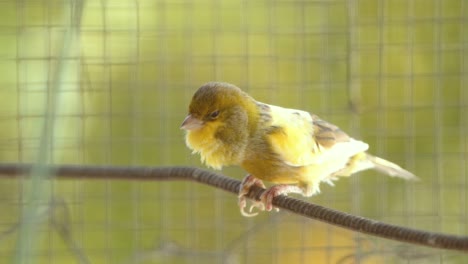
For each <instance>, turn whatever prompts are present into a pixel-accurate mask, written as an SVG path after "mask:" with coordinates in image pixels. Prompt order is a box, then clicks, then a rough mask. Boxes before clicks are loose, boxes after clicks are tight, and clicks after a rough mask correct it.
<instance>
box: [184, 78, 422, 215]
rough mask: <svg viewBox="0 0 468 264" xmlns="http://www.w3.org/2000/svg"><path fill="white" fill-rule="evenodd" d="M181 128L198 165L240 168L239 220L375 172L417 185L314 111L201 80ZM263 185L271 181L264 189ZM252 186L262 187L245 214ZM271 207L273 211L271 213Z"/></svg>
mask: <svg viewBox="0 0 468 264" xmlns="http://www.w3.org/2000/svg"><path fill="white" fill-rule="evenodd" d="M181 129H183V130H185V131H186V133H185V144H186V146H187V147H188V148H189V149H191V150H192V153H193V154H199V155H200V158H201V162H202V163H205V164H206V165H207V166H208V167H211V168H213V169H217V170H220V169H222V168H223V167H224V166H240V167H242V168H243V169H244V170H245V171H246V172H247V173H248V174H247V176H245V178H244V179H243V180H242V182H241V185H240V188H239V194H238V205H239V208H240V212H241V214H242V215H243V216H246V217H251V216H255V215H257V214H258V212H253V210H254V208H257V209H258V211H264V210H266V211H271V210H272V209H273V208H274V207H273V204H272V202H273V198H274V197H276V196H278V195H288V194H290V193H296V194H301V195H303V196H305V197H310V196H312V195H315V194H318V193H320V183H321V182H324V183H328V184H330V185H333V181H336V180H337V179H338V178H339V177H348V176H351V175H352V174H355V173H357V172H360V171H363V170H367V169H375V170H377V171H379V172H381V173H384V174H387V175H389V176H393V177H399V178H403V179H406V180H417V179H418V178H417V177H416V176H415V175H414V174H413V173H411V172H409V171H407V170H405V169H403V168H401V167H400V166H398V165H397V164H395V163H392V162H390V161H387V160H385V159H382V158H379V157H376V156H374V155H371V154H369V153H367V150H368V148H369V145H368V144H367V143H365V142H363V141H361V140H357V139H354V138H352V137H350V136H349V135H348V134H346V133H345V132H344V131H342V130H341V129H340V128H339V127H338V126H336V125H334V124H331V123H329V122H327V121H325V120H323V119H321V118H320V117H318V116H317V115H315V114H312V113H309V112H307V111H303V110H296V109H289V108H284V107H280V106H276V105H271V104H266V103H262V102H259V101H256V100H255V99H254V98H253V97H251V96H250V95H248V94H247V93H246V92H244V91H242V90H241V89H240V88H239V87H237V86H236V85H234V84H230V83H226V82H214V81H212V82H208V83H205V84H203V85H202V86H201V87H200V88H198V90H197V91H196V92H195V93H194V95H193V97H192V99H191V102H190V104H189V107H188V115H187V116H186V118H185V119H184V120H183V122H182V125H181ZM263 181H267V182H269V183H272V184H274V185H273V186H272V187H270V188H268V189H267V188H266V187H265V184H264V182H263ZM252 186H258V187H261V188H264V189H266V190H265V191H264V192H263V193H262V194H261V196H260V201H254V202H252V203H253V204H252V205H251V206H250V209H249V210H248V211H246V207H247V201H246V198H247V194H248V193H249V191H250V189H251V188H252ZM275 209H277V208H275Z"/></svg>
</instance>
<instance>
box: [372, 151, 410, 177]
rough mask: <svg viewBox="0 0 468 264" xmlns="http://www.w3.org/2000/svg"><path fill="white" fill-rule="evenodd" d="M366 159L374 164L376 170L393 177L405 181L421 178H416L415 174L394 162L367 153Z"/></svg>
mask: <svg viewBox="0 0 468 264" xmlns="http://www.w3.org/2000/svg"><path fill="white" fill-rule="evenodd" d="M366 158H367V160H368V161H370V162H371V163H372V165H373V168H374V169H376V170H378V171H380V172H382V173H385V174H387V175H389V176H391V177H399V178H403V179H405V180H419V178H418V177H416V176H415V175H414V174H413V173H411V172H409V171H407V170H405V169H403V168H402V167H400V166H398V165H396V164H395V163H393V162H390V161H388V160H384V159H381V158H379V157H376V156H373V155H370V154H369V153H366Z"/></svg>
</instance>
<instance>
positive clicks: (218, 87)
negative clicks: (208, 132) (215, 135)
mask: <svg viewBox="0 0 468 264" xmlns="http://www.w3.org/2000/svg"><path fill="white" fill-rule="evenodd" d="M254 110H255V104H254V100H253V99H252V98H251V97H250V96H248V95H247V94H246V93H244V92H243V91H242V90H241V89H239V88H238V87H236V86H235V85H232V84H229V83H223V82H209V83H206V84H204V85H203V86H201V87H200V88H199V89H198V90H197V91H196V92H195V94H194V95H193V97H192V101H191V102H190V106H189V114H188V115H187V117H186V118H185V120H184V122H183V123H182V126H181V128H182V129H185V130H188V131H194V130H199V129H202V128H203V127H205V126H207V125H208V126H213V127H219V126H222V125H226V124H227V123H232V124H233V125H235V124H236V123H237V124H240V123H242V122H244V121H245V122H246V121H247V120H243V116H244V117H247V116H248V115H249V114H251V112H252V111H254Z"/></svg>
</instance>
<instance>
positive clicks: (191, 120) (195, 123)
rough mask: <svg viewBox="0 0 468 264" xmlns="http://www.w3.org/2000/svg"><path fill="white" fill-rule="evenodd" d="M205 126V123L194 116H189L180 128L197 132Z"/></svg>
mask: <svg viewBox="0 0 468 264" xmlns="http://www.w3.org/2000/svg"><path fill="white" fill-rule="evenodd" d="M202 126H203V121H202V120H200V119H198V118H196V117H193V116H192V115H188V116H187V117H186V118H185V119H184V122H182V125H181V126H180V128H181V129H185V130H197V129H200V128H201V127H202Z"/></svg>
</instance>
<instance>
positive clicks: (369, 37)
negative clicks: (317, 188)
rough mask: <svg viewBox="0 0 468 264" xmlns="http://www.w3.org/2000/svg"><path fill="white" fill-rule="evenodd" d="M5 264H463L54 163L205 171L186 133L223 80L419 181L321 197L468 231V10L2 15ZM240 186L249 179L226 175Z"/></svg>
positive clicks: (224, 198) (337, 205)
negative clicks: (195, 107) (365, 148)
mask: <svg viewBox="0 0 468 264" xmlns="http://www.w3.org/2000/svg"><path fill="white" fill-rule="evenodd" d="M0 17H2V19H1V20H0V32H1V34H0V38H1V41H0V47H1V48H0V69H1V72H2V74H1V75H0V98H1V99H2V100H1V102H2V103H1V104H0V122H1V128H2V129H0V162H1V163H7V162H8V163H35V164H37V165H36V168H35V170H34V171H33V174H32V176H31V178H30V179H24V178H16V179H11V178H8V179H0V210H1V212H2V214H1V215H0V263H285V262H288V263H311V262H313V263H466V262H467V261H468V256H467V255H466V254H463V253H461V252H456V251H443V250H437V249H431V248H425V247H420V246H416V245H411V244H404V243H397V242H393V241H389V240H385V239H379V238H376V237H372V236H369V235H363V234H359V233H356V232H350V231H346V230H344V229H341V228H338V227H334V226H331V225H327V224H324V223H320V222H317V221H313V220H310V219H304V218H303V217H301V216H297V215H293V214H290V213H287V212H284V211H280V212H278V213H276V212H271V213H261V214H260V215H259V216H257V217H255V218H249V219H247V218H243V217H242V216H241V215H240V213H239V212H238V208H237V198H236V197H235V196H233V195H231V194H228V193H225V192H222V191H220V190H216V189H214V188H212V187H207V186H200V185H198V184H196V183H181V182H146V181H145V182H139V181H89V180H58V179H54V175H53V172H50V171H47V170H45V169H44V165H45V164H49V163H52V164H75V165H106V166H107V165H125V166H131V165H145V166H174V165H184V166H196V167H203V165H202V164H201V163H200V162H199V157H197V156H192V155H191V154H190V151H188V150H187V149H186V147H185V145H184V139H183V138H184V134H183V132H182V131H180V130H179V126H180V123H181V122H182V120H183V118H184V117H185V115H186V112H187V106H188V103H189V101H190V98H191V96H192V94H193V93H194V91H195V90H196V89H197V88H198V87H199V86H201V85H202V84H203V83H205V82H207V81H211V80H218V81H226V82H230V83H234V84H236V85H238V86H239V87H241V88H242V89H244V90H245V91H247V92H248V93H250V94H251V95H252V96H253V97H254V98H256V99H257V100H259V101H263V102H266V103H270V104H275V105H281V106H284V107H291V108H297V109H303V110H306V111H310V112H313V113H315V114H317V115H319V116H321V117H322V118H323V119H325V120H328V121H330V122H331V123H334V124H336V125H338V126H340V128H342V129H343V130H344V131H346V132H348V133H349V134H350V135H352V136H353V137H355V138H359V139H362V140H364V141H365V142H367V143H369V145H370V146H371V147H370V150H369V152H371V153H373V154H375V155H378V156H381V157H383V158H386V159H389V160H391V161H394V162H396V163H398V164H400V165H401V166H403V167H405V168H407V169H408V170H410V171H412V172H413V173H415V174H416V175H418V176H419V177H420V178H421V181H420V182H417V183H409V182H404V181H401V180H398V179H394V178H389V177H386V176H383V175H379V174H378V173H377V172H374V171H367V172H362V173H359V175H355V176H353V177H351V178H349V179H341V180H340V181H338V182H337V183H336V186H335V187H329V186H325V185H322V193H321V194H320V195H317V196H314V197H312V198H303V199H307V200H309V201H311V202H313V203H316V204H320V205H324V206H326V207H330V208H334V209H337V210H341V211H345V212H349V213H351V214H354V215H361V216H365V217H369V218H373V219H376V220H379V221H383V222H388V223H393V224H398V225H401V226H408V227H414V228H417V229H423V230H428V231H433V232H444V233H450V234H457V235H465V236H466V235H468V217H467V214H468V213H467V212H468V204H467V203H468V195H467V187H468V186H467V181H468V173H467V164H468V155H467V153H468V143H467V141H468V136H467V135H468V116H467V115H468V114H467V111H468V90H467V87H468V52H467V51H468V3H466V1H463V0H450V1H447V0H445V1H443V0H430V1H426V0H409V1H407V0H378V1H374V0H348V1H344V0H334V1H333V0H332V1H322V0H310V1H305V0H289V1H288V0H276V1H266V0H261V1H247V0H244V1H227V0H199V1H189V0H171V1H169V0H168V1H164V0H159V1H151V0H133V1H110V0H108V1H106V0H102V1H72V0H68V1H45V0H43V1H11V0H2V1H0ZM223 173H224V174H225V175H229V176H232V177H235V178H238V179H241V178H242V177H243V176H244V175H245V172H244V171H242V170H241V169H239V168H225V169H224V170H223Z"/></svg>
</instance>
